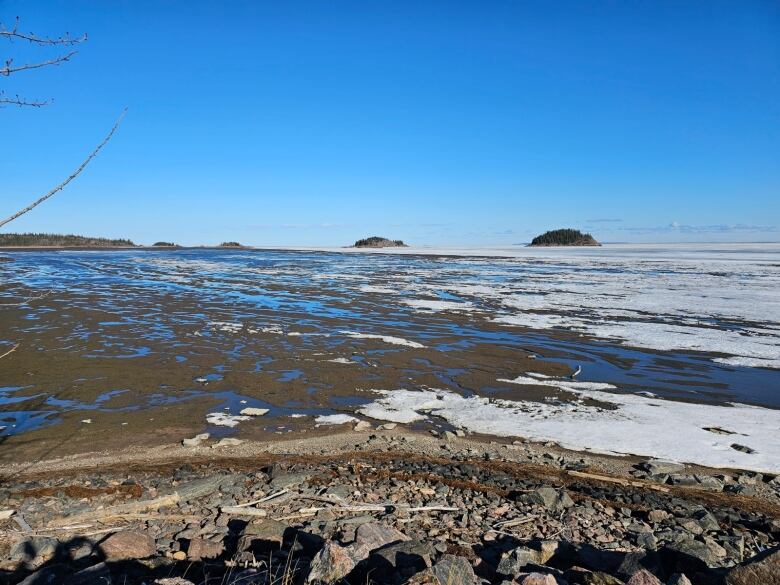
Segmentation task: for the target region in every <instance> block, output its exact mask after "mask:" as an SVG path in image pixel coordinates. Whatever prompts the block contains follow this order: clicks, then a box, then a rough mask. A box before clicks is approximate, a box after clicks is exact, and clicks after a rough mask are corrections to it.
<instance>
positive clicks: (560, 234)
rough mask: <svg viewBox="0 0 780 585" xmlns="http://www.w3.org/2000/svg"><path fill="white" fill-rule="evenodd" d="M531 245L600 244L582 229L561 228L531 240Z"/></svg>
mask: <svg viewBox="0 0 780 585" xmlns="http://www.w3.org/2000/svg"><path fill="white" fill-rule="evenodd" d="M529 245H530V246H600V245H601V244H599V243H598V242H597V241H596V239H595V238H594V237H593V236H591V235H590V234H583V233H582V232H581V231H580V230H574V229H561V230H551V231H548V232H544V233H543V234H542V235H541V236H536V237H535V238H534V239H533V240H531V243H530V244H529Z"/></svg>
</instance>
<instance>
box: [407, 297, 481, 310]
mask: <svg viewBox="0 0 780 585" xmlns="http://www.w3.org/2000/svg"><path fill="white" fill-rule="evenodd" d="M403 302H404V304H405V305H409V306H410V307H412V308H414V309H418V310H423V311H473V310H474V306H473V305H472V304H471V303H458V302H455V301H438V300H427V299H409V300H405V301H403Z"/></svg>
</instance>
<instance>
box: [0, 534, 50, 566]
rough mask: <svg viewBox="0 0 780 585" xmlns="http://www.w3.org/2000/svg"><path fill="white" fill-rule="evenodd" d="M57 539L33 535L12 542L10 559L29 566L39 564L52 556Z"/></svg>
mask: <svg viewBox="0 0 780 585" xmlns="http://www.w3.org/2000/svg"><path fill="white" fill-rule="evenodd" d="M58 545H59V541H58V540H57V539H56V538H50V537H48V536H33V537H31V538H26V539H24V540H21V541H19V542H17V543H16V544H14V545H13V546H12V547H11V551H10V554H9V556H10V558H11V560H12V561H16V562H24V563H27V564H28V565H30V566H33V567H35V566H40V565H41V564H43V563H45V562H46V561H48V560H49V559H51V558H52V557H53V556H54V553H55V552H56V551H57V546H58Z"/></svg>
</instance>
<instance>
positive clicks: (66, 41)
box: [0, 16, 87, 45]
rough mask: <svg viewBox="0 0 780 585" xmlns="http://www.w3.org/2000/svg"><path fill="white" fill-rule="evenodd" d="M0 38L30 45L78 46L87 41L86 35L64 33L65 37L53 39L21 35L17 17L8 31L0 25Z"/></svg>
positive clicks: (30, 34)
mask: <svg viewBox="0 0 780 585" xmlns="http://www.w3.org/2000/svg"><path fill="white" fill-rule="evenodd" d="M0 37H5V38H7V39H9V40H11V41H13V40H14V39H19V40H22V41H28V42H30V43H35V44H36V45H78V44H79V43H83V42H84V41H86V40H87V35H86V33H85V34H83V35H81V36H80V37H72V36H70V34H68V33H65V36H63V37H58V38H54V39H51V38H48V37H39V36H36V35H35V34H33V33H21V32H19V17H18V16H17V17H16V22H15V23H14V27H13V28H12V29H10V30H8V29H6V28H5V27H3V25H2V24H0Z"/></svg>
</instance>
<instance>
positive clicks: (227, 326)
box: [209, 321, 244, 333]
mask: <svg viewBox="0 0 780 585" xmlns="http://www.w3.org/2000/svg"><path fill="white" fill-rule="evenodd" d="M209 327H211V328H212V329H216V330H218V331H226V332H228V333H238V332H240V331H241V330H242V329H243V328H244V324H243V323H231V322H229V321H212V322H211V323H209Z"/></svg>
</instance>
